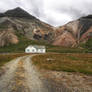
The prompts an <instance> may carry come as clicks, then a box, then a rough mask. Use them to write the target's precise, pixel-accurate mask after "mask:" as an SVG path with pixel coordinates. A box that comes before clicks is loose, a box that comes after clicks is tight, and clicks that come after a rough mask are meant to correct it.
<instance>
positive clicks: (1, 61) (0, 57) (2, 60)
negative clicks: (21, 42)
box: [0, 53, 27, 67]
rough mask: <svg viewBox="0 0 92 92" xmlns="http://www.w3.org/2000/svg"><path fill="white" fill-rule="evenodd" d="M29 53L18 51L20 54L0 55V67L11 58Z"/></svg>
mask: <svg viewBox="0 0 92 92" xmlns="http://www.w3.org/2000/svg"><path fill="white" fill-rule="evenodd" d="M24 55H27V54H26V53H18V54H7V55H0V67H1V66H2V65H4V64H5V63H7V62H9V61H10V60H12V59H14V58H17V57H20V56H24Z"/></svg>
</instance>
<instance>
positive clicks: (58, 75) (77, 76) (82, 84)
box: [41, 70, 92, 92]
mask: <svg viewBox="0 0 92 92" xmlns="http://www.w3.org/2000/svg"><path fill="white" fill-rule="evenodd" d="M41 72H42V74H43V76H44V77H45V78H49V79H50V80H53V81H55V82H56V83H60V84H61V83H63V85H65V86H66V87H67V88H68V89H70V90H71V92H92V76H89V75H84V74H81V73H70V72H63V71H60V72H57V71H46V70H41Z"/></svg>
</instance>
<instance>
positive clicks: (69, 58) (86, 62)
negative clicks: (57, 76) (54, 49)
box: [32, 53, 92, 75]
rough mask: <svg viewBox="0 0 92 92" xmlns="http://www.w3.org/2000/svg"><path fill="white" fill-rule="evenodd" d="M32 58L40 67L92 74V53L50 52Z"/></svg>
mask: <svg viewBox="0 0 92 92" xmlns="http://www.w3.org/2000/svg"><path fill="white" fill-rule="evenodd" d="M32 59H33V63H34V64H35V65H36V66H37V67H38V68H39V69H46V70H53V71H66V72H77V73H83V74H90V75H92V54H78V53H77V54H63V53H62V54H56V53H54V54H53V53H48V54H43V55H37V56H34V57H33V58H32Z"/></svg>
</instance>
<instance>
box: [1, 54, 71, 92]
mask: <svg viewBox="0 0 92 92" xmlns="http://www.w3.org/2000/svg"><path fill="white" fill-rule="evenodd" d="M31 57H32V55H30V56H23V57H19V58H17V59H14V60H12V61H11V62H9V63H7V64H6V65H5V66H3V67H2V69H1V71H0V92H71V91H70V90H69V89H68V88H66V87H65V86H64V85H63V84H58V83H55V82H54V81H52V80H49V79H48V78H45V77H43V76H42V74H40V73H39V72H38V70H37V69H36V68H35V66H34V65H33V64H32V60H31Z"/></svg>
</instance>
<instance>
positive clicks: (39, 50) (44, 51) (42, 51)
mask: <svg viewBox="0 0 92 92" xmlns="http://www.w3.org/2000/svg"><path fill="white" fill-rule="evenodd" d="M25 52H26V53H46V49H36V48H34V47H28V48H26V49H25Z"/></svg>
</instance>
